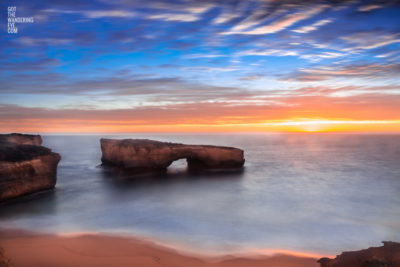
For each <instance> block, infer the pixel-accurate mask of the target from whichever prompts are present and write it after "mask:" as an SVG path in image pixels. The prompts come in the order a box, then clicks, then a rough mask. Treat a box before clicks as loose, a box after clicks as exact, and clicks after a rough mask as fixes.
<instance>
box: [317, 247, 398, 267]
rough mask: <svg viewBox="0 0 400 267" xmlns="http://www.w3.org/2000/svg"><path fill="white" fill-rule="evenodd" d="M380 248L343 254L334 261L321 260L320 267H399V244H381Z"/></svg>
mask: <svg viewBox="0 0 400 267" xmlns="http://www.w3.org/2000/svg"><path fill="white" fill-rule="evenodd" d="M382 243H383V246H381V247H371V248H368V249H363V250H359V251H350V252H343V253H342V254H340V255H338V256H336V258H334V259H329V258H322V259H320V260H319V261H318V262H319V263H320V264H321V267H350V266H351V267H400V243H396V242H382Z"/></svg>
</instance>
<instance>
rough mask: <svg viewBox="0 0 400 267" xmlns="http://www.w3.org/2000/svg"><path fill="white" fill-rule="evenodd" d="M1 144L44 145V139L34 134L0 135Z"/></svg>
mask: <svg viewBox="0 0 400 267" xmlns="http://www.w3.org/2000/svg"><path fill="white" fill-rule="evenodd" d="M0 142H8V143H15V144H19V145H34V146H40V145H42V137H41V136H40V135H32V134H19V133H12V134H0Z"/></svg>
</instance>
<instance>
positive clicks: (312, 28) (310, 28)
mask: <svg viewBox="0 0 400 267" xmlns="http://www.w3.org/2000/svg"><path fill="white" fill-rule="evenodd" d="M330 22H332V19H322V20H319V21H317V22H315V23H313V24H311V25H309V26H303V27H301V28H297V29H294V30H292V31H293V32H297V33H309V32H311V31H315V30H317V29H318V28H319V27H321V26H323V25H325V24H328V23H330Z"/></svg>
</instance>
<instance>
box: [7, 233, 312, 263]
mask: <svg viewBox="0 0 400 267" xmlns="http://www.w3.org/2000/svg"><path fill="white" fill-rule="evenodd" d="M0 247H2V248H3V249H4V250H5V255H6V257H7V258H8V259H10V261H11V263H12V265H13V266H14V267H54V266H58V267H76V266H83V267H110V266H118V267H125V266H130V267H131V266H150V267H152V266H171V267H178V266H193V267H197V266H198V267H200V266H213V267H220V266H277V267H314V266H315V267H318V266H319V264H318V263H317V262H316V261H317V258H313V257H301V256H294V255H289V254H275V255H272V256H261V255H260V256H242V255H241V256H238V255H237V256H235V255H225V256H219V257H216V256H199V255H192V254H189V253H186V252H182V251H178V250H175V249H171V248H168V247H165V246H162V245H159V244H156V243H153V242H151V241H148V240H142V239H138V238H130V237H129V238H125V237H121V236H112V235H105V234H76V235H66V236H64V235H54V234H38V233H31V232H26V231H21V230H15V229H12V230H8V229H7V230H6V229H2V230H0Z"/></svg>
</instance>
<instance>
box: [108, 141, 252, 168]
mask: <svg viewBox="0 0 400 267" xmlns="http://www.w3.org/2000/svg"><path fill="white" fill-rule="evenodd" d="M100 144H101V151H102V158H101V160H102V162H103V164H105V165H113V166H117V167H121V168H124V169H129V170H132V171H137V172H141V171H165V170H166V169H167V167H168V166H169V165H170V164H171V163H172V162H173V161H175V160H178V159H182V158H186V160H187V163H188V168H189V169H229V168H241V167H243V164H244V157H243V150H241V149H238V148H233V147H222V146H206V145H184V144H176V143H166V142H159V141H153V140H147V139H124V140H114V139H101V140H100Z"/></svg>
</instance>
